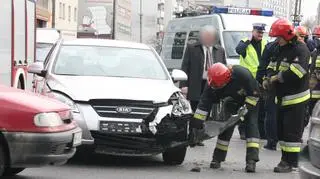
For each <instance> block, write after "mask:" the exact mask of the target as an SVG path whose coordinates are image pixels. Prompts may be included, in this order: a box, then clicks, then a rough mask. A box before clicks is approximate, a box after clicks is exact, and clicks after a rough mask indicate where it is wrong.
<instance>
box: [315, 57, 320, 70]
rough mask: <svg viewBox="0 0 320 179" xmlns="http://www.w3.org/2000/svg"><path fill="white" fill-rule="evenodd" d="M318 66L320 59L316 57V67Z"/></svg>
mask: <svg viewBox="0 0 320 179" xmlns="http://www.w3.org/2000/svg"><path fill="white" fill-rule="evenodd" d="M319 67H320V59H317V60H316V68H319Z"/></svg>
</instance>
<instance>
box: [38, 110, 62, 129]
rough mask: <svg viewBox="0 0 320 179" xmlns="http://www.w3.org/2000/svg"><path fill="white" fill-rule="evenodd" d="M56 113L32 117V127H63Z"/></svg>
mask: <svg viewBox="0 0 320 179" xmlns="http://www.w3.org/2000/svg"><path fill="white" fill-rule="evenodd" d="M63 124H64V123H63V121H62V119H61V117H60V115H59V114H58V113H55V112H52V113H39V114H37V115H35V116H34V125H36V126H37V127H57V126H61V125H63Z"/></svg>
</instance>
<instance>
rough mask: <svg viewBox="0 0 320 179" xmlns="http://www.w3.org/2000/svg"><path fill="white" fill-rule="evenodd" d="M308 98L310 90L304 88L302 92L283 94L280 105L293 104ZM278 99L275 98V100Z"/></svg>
mask: <svg viewBox="0 0 320 179" xmlns="http://www.w3.org/2000/svg"><path fill="white" fill-rule="evenodd" d="M308 99H310V90H309V89H308V90H306V91H304V92H301V93H298V94H294V95H289V96H284V97H283V98H282V103H281V105H282V106H288V105H293V104H298V103H302V102H305V101H307V100H308ZM277 101H278V99H276V102H277Z"/></svg>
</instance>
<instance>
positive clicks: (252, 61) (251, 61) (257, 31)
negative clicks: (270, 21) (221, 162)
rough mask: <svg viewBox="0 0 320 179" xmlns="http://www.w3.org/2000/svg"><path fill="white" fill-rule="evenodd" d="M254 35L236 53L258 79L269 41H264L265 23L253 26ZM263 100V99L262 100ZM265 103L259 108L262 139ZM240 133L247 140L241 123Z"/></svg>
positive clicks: (244, 41)
mask: <svg viewBox="0 0 320 179" xmlns="http://www.w3.org/2000/svg"><path fill="white" fill-rule="evenodd" d="M252 26H253V27H252V29H253V30H252V35H251V37H250V38H244V39H242V40H241V41H240V42H239V44H238V45H237V47H236V52H237V53H238V54H239V55H240V65H241V66H243V67H245V68H247V69H248V70H249V71H250V72H251V73H252V75H253V76H254V77H256V74H257V71H258V66H259V62H260V60H261V56H262V53H263V51H264V49H265V46H266V44H267V41H266V40H265V39H263V34H264V32H265V26H266V24H264V23H254V24H253V25H252ZM261 100H262V99H261ZM263 108H264V102H261V103H260V106H259V109H260V110H259V111H260V113H259V117H258V118H259V120H258V124H259V131H260V135H261V137H262V138H265V130H264V118H265V115H264V110H263ZM239 132H240V137H241V139H245V136H244V124H243V123H240V125H239Z"/></svg>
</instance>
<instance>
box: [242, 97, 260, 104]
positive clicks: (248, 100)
mask: <svg viewBox="0 0 320 179" xmlns="http://www.w3.org/2000/svg"><path fill="white" fill-rule="evenodd" d="M258 101H259V98H257V97H254V96H247V97H246V99H245V102H246V103H248V104H251V105H252V106H256V105H257V103H258Z"/></svg>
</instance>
